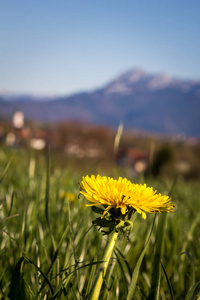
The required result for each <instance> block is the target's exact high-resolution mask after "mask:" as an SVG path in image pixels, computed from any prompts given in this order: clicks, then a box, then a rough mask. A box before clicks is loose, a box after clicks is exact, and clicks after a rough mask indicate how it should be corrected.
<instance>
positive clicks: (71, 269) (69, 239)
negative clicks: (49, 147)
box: [0, 148, 200, 300]
mask: <svg viewBox="0 0 200 300" xmlns="http://www.w3.org/2000/svg"><path fill="white" fill-rule="evenodd" d="M50 156H51V155H50ZM91 172H93V173H95V172H97V170H95V169H94V170H91ZM110 173H111V174H105V175H109V176H113V177H116V178H118V177H119V176H122V177H123V176H124V174H122V172H120V171H119V170H117V169H116V168H115V169H113V170H111V172H110ZM85 175H87V172H86V171H85V170H84V169H81V170H79V172H77V171H76V172H74V171H73V168H71V167H70V166H69V165H68V164H67V162H65V161H63V167H62V168H60V167H57V166H56V157H54V156H53V157H50V159H48V158H47V155H44V154H43V155H42V154H41V155H39V154H37V155H35V153H29V152H27V151H26V150H23V149H15V150H11V149H10V150H8V149H5V148H1V149H0V270H1V272H0V299H18V300H19V299H89V294H90V290H91V287H92V283H93V281H94V278H95V273H96V271H97V269H98V268H99V267H100V266H101V263H102V257H103V254H104V250H105V246H106V243H107V240H108V239H109V235H108V236H107V235H103V234H102V233H101V232H100V231H99V230H98V228H97V227H96V226H93V225H92V221H93V220H94V219H95V218H96V217H97V215H96V214H95V213H94V212H93V211H92V209H91V208H90V207H85V204H86V203H87V201H86V200H85V199H84V198H83V197H82V196H81V197H79V196H78V195H79V184H78V183H79V182H80V181H81V179H82V176H85ZM89 175H91V174H89ZM101 175H104V174H101ZM128 179H130V180H131V181H132V182H137V183H146V184H147V185H148V186H153V188H154V189H156V190H157V191H158V192H161V193H162V194H170V197H171V198H172V200H173V203H174V204H175V206H176V208H175V212H174V213H169V214H162V215H161V214H160V215H159V214H157V215H155V214H147V219H146V220H144V219H142V217H141V215H139V214H136V213H135V214H134V215H133V217H132V221H133V228H132V230H131V233H130V236H129V238H127V236H126V235H123V234H120V237H119V239H118V240H117V243H116V247H115V250H114V252H113V254H112V257H111V260H110V263H109V266H108V270H107V274H106V277H105V279H104V282H103V286H102V289H101V294H100V298H99V299H102V300H105V299H108V300H109V299H110V300H115V299H116V300H117V299H119V300H123V299H128V298H127V297H128V292H129V290H130V288H131V284H132V283H133V281H134V284H135V289H134V292H133V295H132V296H131V299H136V300H137V299H138V300H139V299H148V300H149V299H162V300H168V299H176V300H178V299H187V300H189V299H200V294H199V287H200V235H199V232H200V185H199V183H198V182H196V181H188V182H186V181H185V180H184V179H183V178H181V177H180V178H176V179H166V178H156V179H155V178H152V177H151V176H149V177H148V178H144V177H141V178H128ZM132 278H133V280H132ZM198 295H199V296H198ZM129 299H130V298H129Z"/></svg>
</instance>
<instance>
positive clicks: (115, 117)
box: [0, 69, 200, 138]
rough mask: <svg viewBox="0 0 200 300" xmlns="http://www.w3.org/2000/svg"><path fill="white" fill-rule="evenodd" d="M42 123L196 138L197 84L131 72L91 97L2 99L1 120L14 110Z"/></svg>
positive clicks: (199, 127) (199, 121) (199, 129)
mask: <svg viewBox="0 0 200 300" xmlns="http://www.w3.org/2000/svg"><path fill="white" fill-rule="evenodd" d="M17 109H19V110H21V111H23V112H24V115H25V118H26V119H32V120H37V121H44V122H52V121H53V122H55V121H56V122H57V121H63V120H79V121H87V122H90V123H92V124H105V125H109V126H118V124H119V123H120V121H123V123H124V125H125V127H126V128H136V129H139V130H145V131H153V132H157V133H166V134H185V135H187V136H196V137H199V138H200V81H193V80H182V79H177V78H171V77H169V76H167V75H166V74H156V75H155V74H149V73H146V72H145V71H143V70H140V69H137V70H130V71H128V72H125V73H123V74H122V75H120V76H118V77H116V78H115V79H114V80H112V81H111V82H109V83H108V84H107V85H105V86H103V87H102V88H99V89H97V90H94V91H92V92H85V93H77V94H74V95H71V96H66V97H55V98H51V100H49V99H47V98H40V99H38V98H37V99H36V98H34V97H33V96H24V95H23V96H19V95H18V96H12V97H11V96H8V95H0V117H1V118H2V117H4V118H5V117H6V118H11V116H12V114H13V112H14V111H15V110H17Z"/></svg>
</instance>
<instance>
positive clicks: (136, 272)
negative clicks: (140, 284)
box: [127, 215, 156, 300]
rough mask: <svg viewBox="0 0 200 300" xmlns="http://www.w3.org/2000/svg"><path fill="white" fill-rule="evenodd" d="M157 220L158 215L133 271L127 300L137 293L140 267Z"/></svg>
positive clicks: (130, 299)
mask: <svg viewBox="0 0 200 300" xmlns="http://www.w3.org/2000/svg"><path fill="white" fill-rule="evenodd" d="M155 220H156V215H155V217H154V220H153V224H152V227H151V229H150V233H149V235H148V239H147V242H146V245H145V247H144V249H143V251H142V253H141V254H140V257H139V259H138V261H137V263H136V266H135V268H134V271H133V274H132V279H131V284H130V287H129V292H128V296H127V300H132V299H133V295H134V292H135V287H136V283H137V279H138V275H139V271H140V266H141V263H142V260H143V257H144V255H145V253H146V250H147V246H148V243H149V241H150V238H151V234H152V232H153V228H154V224H155Z"/></svg>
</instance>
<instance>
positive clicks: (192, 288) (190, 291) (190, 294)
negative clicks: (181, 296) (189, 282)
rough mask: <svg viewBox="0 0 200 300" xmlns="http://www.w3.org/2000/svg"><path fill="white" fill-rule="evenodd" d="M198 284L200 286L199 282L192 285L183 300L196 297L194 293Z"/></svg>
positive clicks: (191, 299)
mask: <svg viewBox="0 0 200 300" xmlns="http://www.w3.org/2000/svg"><path fill="white" fill-rule="evenodd" d="M199 284H200V281H198V282H196V283H195V284H193V286H192V287H191V288H190V290H189V291H188V293H187V295H186V298H185V300H193V299H194V296H197V295H195V291H196V289H197V287H198V286H199Z"/></svg>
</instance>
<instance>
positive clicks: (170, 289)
mask: <svg viewBox="0 0 200 300" xmlns="http://www.w3.org/2000/svg"><path fill="white" fill-rule="evenodd" d="M161 266H162V269H163V272H164V274H165V278H166V280H167V284H168V287H169V291H170V295H171V298H172V300H174V295H173V290H172V286H171V283H170V280H169V277H168V275H167V272H166V270H165V267H164V266H163V264H162V262H161Z"/></svg>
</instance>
